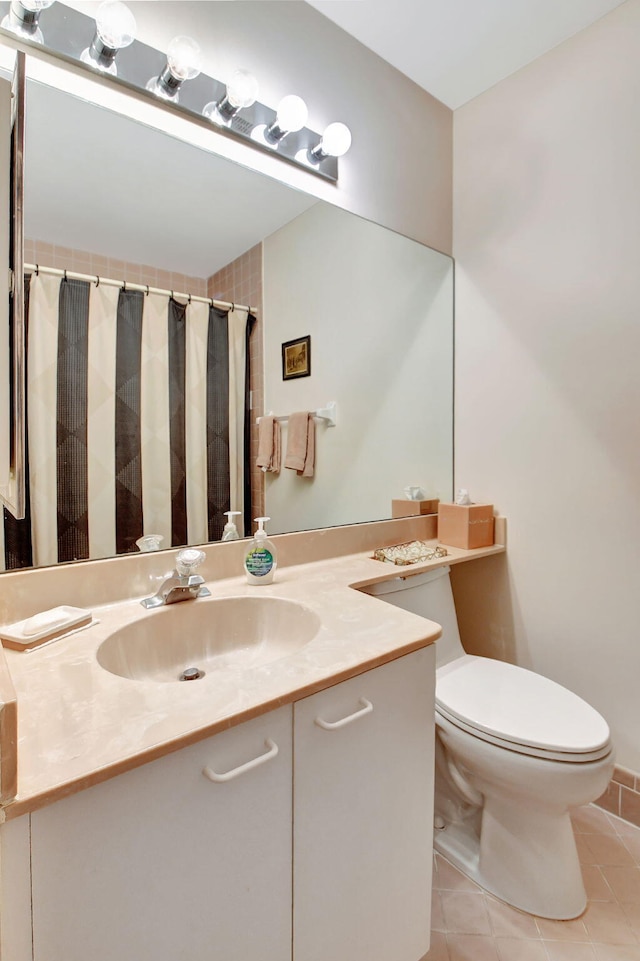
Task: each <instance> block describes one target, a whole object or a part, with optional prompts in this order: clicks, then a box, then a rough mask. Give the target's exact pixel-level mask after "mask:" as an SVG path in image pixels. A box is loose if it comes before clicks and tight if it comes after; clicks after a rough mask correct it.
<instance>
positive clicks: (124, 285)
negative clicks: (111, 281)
mask: <svg viewBox="0 0 640 961" xmlns="http://www.w3.org/2000/svg"><path fill="white" fill-rule="evenodd" d="M122 289H123V290H124V291H125V292H126V290H127V282H126V280H123V281H122Z"/></svg>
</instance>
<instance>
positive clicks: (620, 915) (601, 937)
mask: <svg viewBox="0 0 640 961" xmlns="http://www.w3.org/2000/svg"><path fill="white" fill-rule="evenodd" d="M583 921H584V926H585V928H586V929H587V934H588V936H589V940H590V941H602V942H605V943H607V944H637V943H638V939H637V937H636V935H635V933H634V931H633V929H632V928H631V925H630V924H629V923H628V921H627V918H626V915H625V913H624V911H623V910H622V908H621V907H620V905H619V904H618V903H617V902H615V901H592V902H590V904H589V905H588V906H587V910H586V911H585V913H584V915H583Z"/></svg>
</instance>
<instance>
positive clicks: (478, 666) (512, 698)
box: [436, 654, 611, 763]
mask: <svg viewBox="0 0 640 961" xmlns="http://www.w3.org/2000/svg"><path fill="white" fill-rule="evenodd" d="M436 713H439V714H441V715H442V716H443V717H445V718H447V719H448V720H449V721H450V722H451V723H452V724H454V725H455V726H456V727H458V728H461V729H462V730H465V731H468V732H469V733H470V734H473V735H474V736H475V737H478V738H480V739H482V740H484V741H488V742H490V743H492V744H497V745H499V746H501V747H503V748H505V749H507V750H510V751H516V752H517V753H520V754H530V755H534V756H536V757H540V758H547V759H549V760H557V761H565V762H567V761H568V762H574V763H575V762H586V761H594V760H598V759H599V758H602V757H605V756H606V755H607V754H608V753H609V752H610V751H611V744H610V732H609V727H608V725H607V723H606V721H605V720H604V718H603V717H601V715H600V714H598V712H597V711H596V710H595V709H594V708H592V707H591V706H590V705H589V704H587V703H586V701H583V700H582V698H580V697H578V695H577V694H573V693H572V692H571V691H568V690H567V689H566V688H564V687H562V686H561V685H560V684H556V683H555V681H552V680H550V679H549V678H547V677H543V676H542V675H540V674H535V673H534V672H533V671H528V670H526V669H525V668H522V667H516V666H515V665H514V664H507V663H505V662H504V661H496V660H493V659H492V658H488V657H476V656H473V655H470V654H466V655H464V656H463V657H459V658H457V659H456V660H455V661H451V662H450V663H449V664H445V665H443V666H442V667H440V668H438V670H437V671H436Z"/></svg>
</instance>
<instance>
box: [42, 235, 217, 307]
mask: <svg viewBox="0 0 640 961" xmlns="http://www.w3.org/2000/svg"><path fill="white" fill-rule="evenodd" d="M24 259H25V261H26V263H28V264H40V265H42V266H43V267H55V268H56V269H57V270H73V271H76V272H77V273H79V274H92V275H94V274H95V275H97V276H98V277H109V278H110V279H111V280H126V281H127V283H130V284H148V285H149V286H150V287H159V288H160V289H162V290H175V291H176V293H181V294H192V295H193V296H195V297H208V296H209V295H208V294H207V281H206V280H205V278H204V277H189V276H187V275H186V274H176V273H172V272H171V271H169V270H157V269H156V268H155V267H150V266H148V265H147V264H132V263H127V262H126V261H124V260H115V259H114V258H112V257H101V256H99V255H98V254H92V253H89V251H86V250H72V249H71V248H70V247H58V246H56V245H55V244H46V243H43V242H42V241H40V240H25V242H24Z"/></svg>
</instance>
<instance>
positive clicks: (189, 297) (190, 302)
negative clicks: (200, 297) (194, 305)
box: [189, 294, 191, 306]
mask: <svg viewBox="0 0 640 961" xmlns="http://www.w3.org/2000/svg"><path fill="white" fill-rule="evenodd" d="M189 306H191V294H189Z"/></svg>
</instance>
